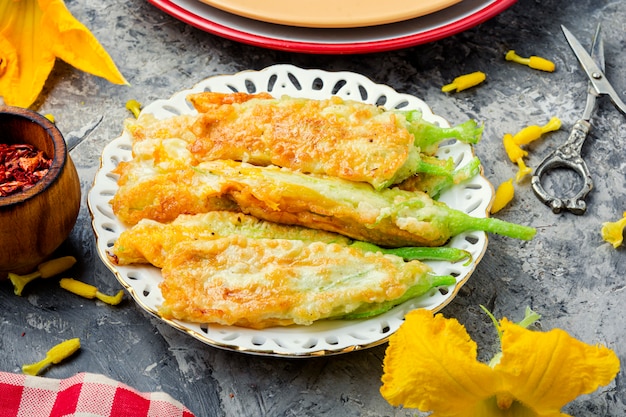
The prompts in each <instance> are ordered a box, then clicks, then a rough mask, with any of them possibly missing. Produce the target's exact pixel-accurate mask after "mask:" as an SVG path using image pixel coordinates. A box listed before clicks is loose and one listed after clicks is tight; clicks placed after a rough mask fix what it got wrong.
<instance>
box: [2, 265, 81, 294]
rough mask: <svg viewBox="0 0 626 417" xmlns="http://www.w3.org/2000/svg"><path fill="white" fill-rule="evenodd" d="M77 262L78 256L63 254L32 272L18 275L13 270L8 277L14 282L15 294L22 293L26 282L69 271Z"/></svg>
mask: <svg viewBox="0 0 626 417" xmlns="http://www.w3.org/2000/svg"><path fill="white" fill-rule="evenodd" d="M75 263H76V258H74V257H73V256H63V257H61V258H56V259H52V260H50V261H46V262H43V263H41V264H39V265H38V266H37V270H36V271H35V272H32V273H30V274H26V275H18V274H15V273H13V272H9V274H8V277H9V279H10V280H11V283H12V284H13V292H14V293H15V295H22V291H24V287H25V286H26V284H28V283H29V282H31V281H32V280H34V279H37V278H50V277H52V276H54V275H57V274H60V273H61V272H64V271H67V270H68V269H70V268H71V267H72V266H74V264H75Z"/></svg>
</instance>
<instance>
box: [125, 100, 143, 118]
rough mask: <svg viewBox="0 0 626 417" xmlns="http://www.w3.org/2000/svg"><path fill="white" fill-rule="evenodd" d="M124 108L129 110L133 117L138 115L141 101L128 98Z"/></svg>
mask: <svg viewBox="0 0 626 417" xmlns="http://www.w3.org/2000/svg"><path fill="white" fill-rule="evenodd" d="M126 109H127V110H128V111H130V112H131V113H132V114H133V116H135V118H137V117H139V113H140V112H141V103H139V102H138V101H137V100H128V101H127V102H126Z"/></svg>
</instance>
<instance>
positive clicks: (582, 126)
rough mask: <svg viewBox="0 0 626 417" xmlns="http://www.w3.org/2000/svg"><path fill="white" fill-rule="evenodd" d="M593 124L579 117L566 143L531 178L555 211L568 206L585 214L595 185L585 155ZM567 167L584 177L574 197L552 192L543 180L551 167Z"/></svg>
mask: <svg viewBox="0 0 626 417" xmlns="http://www.w3.org/2000/svg"><path fill="white" fill-rule="evenodd" d="M590 127H591V125H590V124H589V122H587V121H586V120H578V121H577V122H576V123H575V124H574V127H573V128H572V131H571V133H570V135H569V138H568V139H567V142H565V143H564V144H563V145H561V146H560V147H558V148H557V149H555V150H554V151H553V152H552V153H551V154H550V155H548V156H547V157H546V159H544V160H543V162H542V163H541V164H540V165H539V166H538V167H537V169H536V170H535V173H534V175H533V177H532V180H531V185H532V188H533V191H534V192H535V195H536V196H537V198H539V200H541V201H542V202H543V203H544V204H546V205H547V206H549V207H550V208H551V209H552V211H553V212H554V213H560V212H561V211H563V210H568V211H570V212H572V213H574V214H578V215H580V214H584V213H585V211H586V210H587V204H586V203H585V197H586V196H587V194H589V192H590V191H591V189H592V188H593V181H592V179H591V174H590V172H589V169H588V168H587V164H586V163H585V161H584V160H583V158H582V156H581V150H582V145H583V142H584V141H585V138H586V137H587V133H589V129H590ZM557 168H565V169H569V170H571V171H574V172H575V173H576V174H577V175H578V176H579V177H580V178H581V179H582V180H583V185H582V188H581V189H580V190H579V191H578V193H577V194H576V195H575V196H573V197H568V198H561V197H556V196H554V195H552V194H550V193H548V192H547V191H546V190H545V188H544V187H543V185H542V184H541V180H542V179H543V177H544V176H545V175H546V174H547V173H548V172H549V171H551V170H554V169H557Z"/></svg>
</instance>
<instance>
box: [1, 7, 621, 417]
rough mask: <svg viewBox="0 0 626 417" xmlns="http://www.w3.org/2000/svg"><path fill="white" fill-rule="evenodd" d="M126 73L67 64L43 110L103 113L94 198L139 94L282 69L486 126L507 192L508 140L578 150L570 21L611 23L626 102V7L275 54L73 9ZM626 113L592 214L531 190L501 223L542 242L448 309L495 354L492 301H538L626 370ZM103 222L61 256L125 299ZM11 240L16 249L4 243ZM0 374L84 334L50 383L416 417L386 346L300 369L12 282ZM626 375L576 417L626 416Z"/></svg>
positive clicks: (614, 115) (119, 10)
mask: <svg viewBox="0 0 626 417" xmlns="http://www.w3.org/2000/svg"><path fill="white" fill-rule="evenodd" d="M66 3H67V5H68V7H69V9H70V10H71V11H72V13H73V14H74V15H75V16H76V17H77V18H79V19H80V20H81V21H83V22H84V23H85V24H86V25H87V26H88V27H89V28H91V29H92V31H93V32H94V33H95V35H96V36H97V37H98V38H99V39H100V40H101V42H102V43H103V45H104V46H105V47H106V48H107V50H108V51H109V52H110V53H111V55H112V57H113V58H114V60H115V61H116V62H117V63H118V65H119V67H120V69H121V71H122V72H123V73H124V74H125V76H126V77H127V78H128V80H129V81H130V83H131V84H132V86H130V87H120V86H114V85H111V84H109V83H107V82H106V81H104V80H101V79H98V78H96V77H93V76H90V75H88V74H84V73H81V72H79V71H77V70H75V69H73V68H72V67H70V66H68V65H66V64H65V63H63V62H58V63H57V65H56V66H55V69H54V72H53V73H52V75H51V78H50V79H49V81H48V83H47V87H46V90H45V91H44V94H43V95H42V96H41V98H40V100H39V102H38V104H37V108H36V109H37V110H38V111H40V112H42V113H52V114H54V115H55V116H56V119H57V124H58V126H59V128H60V129H61V131H62V132H64V133H65V132H70V131H72V130H75V129H78V128H80V127H81V126H83V125H84V124H86V123H87V122H89V121H91V120H93V119H95V118H96V117H98V116H100V115H103V116H104V119H103V122H102V123H101V125H100V126H99V127H98V128H97V129H96V130H95V131H94V132H93V133H92V134H91V135H90V136H89V137H88V138H87V139H86V141H85V142H84V143H83V144H81V145H80V147H79V148H77V149H76V151H75V152H74V153H73V157H74V160H75V163H76V164H77V167H78V170H79V174H80V176H81V179H82V185H83V191H84V196H85V197H86V194H87V191H88V190H89V188H90V187H91V183H92V181H93V176H94V174H95V172H96V170H97V168H98V165H99V155H100V153H101V151H102V148H103V147H104V145H105V144H106V143H107V142H108V141H109V140H110V139H112V138H115V137H117V136H118V135H119V133H120V132H121V129H122V121H123V120H124V119H125V118H126V117H128V116H129V113H128V112H127V111H126V110H125V109H124V104H125V102H126V101H127V100H129V99H136V100H138V101H140V102H141V103H149V102H151V101H153V100H155V99H158V98H167V97H169V96H170V95H172V94H173V93H175V92H177V91H179V90H181V89H183V88H187V87H190V86H192V85H193V84H195V83H196V82H198V81H200V80H202V79H204V78H206V77H208V76H211V75H215V74H223V73H226V74H231V73H235V72H238V71H241V70H246V69H262V68H264V67H266V66H269V65H273V64H276V63H292V64H295V65H298V66H301V67H304V68H321V69H324V70H330V71H335V70H349V71H354V72H359V73H362V74H364V75H366V76H367V77H369V78H371V79H372V80H374V81H375V82H377V83H383V84H388V85H390V86H391V87H393V88H394V89H396V90H397V91H400V92H404V93H409V94H413V95H416V96H418V97H421V98H423V99H424V100H425V101H426V102H427V103H429V104H430V105H431V107H432V108H433V110H434V112H435V113H437V114H440V115H442V116H444V117H446V118H447V119H448V120H449V121H450V122H451V123H457V122H462V121H465V120H466V119H467V118H476V119H478V120H481V121H483V122H484V123H485V134H484V139H483V141H482V142H481V143H480V144H479V145H478V146H477V147H476V153H477V155H478V156H479V157H480V158H481V160H482V162H483V165H484V167H485V175H486V176H487V178H488V179H489V180H490V181H491V182H492V183H493V184H494V185H497V184H499V183H500V182H502V181H504V180H506V179H508V178H510V177H511V176H513V175H514V173H515V169H514V168H515V167H514V166H512V164H511V163H510V162H509V161H508V160H507V159H506V155H505V154H504V151H503V149H502V146H501V138H502V135H503V134H504V133H506V132H510V133H514V132H516V131H518V130H519V129H521V128H522V127H524V126H526V125H528V124H543V123H545V122H546V121H547V120H548V119H549V118H550V117H552V116H558V117H560V118H561V120H562V121H563V123H564V127H563V130H562V131H560V132H557V133H553V134H550V135H547V136H546V137H545V139H544V140H541V141H539V142H537V143H535V144H533V145H532V146H531V147H530V157H529V158H528V164H529V166H531V167H534V166H537V165H538V163H539V161H540V160H541V159H542V158H543V157H544V156H545V155H547V153H549V152H550V151H551V150H552V149H553V148H554V147H556V146H557V145H559V144H560V143H562V142H563V141H564V140H565V139H566V137H567V132H566V131H567V130H569V128H570V127H571V125H572V124H573V123H574V121H575V120H576V118H577V117H579V116H580V115H581V114H582V110H583V106H584V100H585V90H586V83H587V80H586V78H585V76H584V75H583V72H582V71H581V69H580V68H579V66H578V63H577V61H576V59H575V57H574V55H573V54H572V52H571V50H570V49H569V47H568V46H567V44H566V43H565V40H564V37H563V36H562V34H561V31H560V25H561V24H564V25H566V26H568V27H569V28H570V29H571V30H572V31H573V32H575V34H576V35H577V36H578V37H579V38H580V39H581V40H582V41H583V42H585V43H586V44H588V43H589V42H590V39H591V36H592V35H593V32H594V29H595V26H596V24H597V22H599V21H602V22H603V29H604V35H605V46H606V58H607V69H606V72H607V75H608V77H609V79H611V81H612V82H613V85H614V86H615V89H616V90H617V91H618V92H619V93H620V94H621V96H622V98H626V77H625V76H624V68H626V2H623V1H616V0H613V1H607V0H598V1H591V0H580V1H575V2H571V1H566V0H547V1H535V0H520V1H519V2H518V3H516V4H515V5H513V6H512V7H511V8H510V9H508V10H507V11H505V12H504V13H502V14H501V15H499V16H497V17H495V18H493V19H491V20H490V21H488V22H485V23H483V24H481V25H479V26H477V27H475V28H473V29H471V30H468V31H466V32H464V33H461V34H458V35H456V36H453V37H450V38H447V39H444V40H441V41H437V42H434V43H430V44H426V45H421V46H416V47H412V48H407V49H403V50H399V51H394V52H388V53H375V54H366V55H337V56H324V55H321V56H318V55H306V54H298V53H288V52H279V51H270V50H266V49H262V48H257V47H253V46H247V45H243V44H240V43H237V42H233V41H229V40H226V39H222V38H220V37H216V36H213V35H211V34H208V33H205V32H202V31H200V30H197V29H195V28H193V27H191V26H188V25H186V24H184V23H182V22H180V21H178V20H176V19H174V18H172V17H170V16H168V15H166V14H164V13H163V12H161V11H160V10H158V9H156V8H155V7H153V6H151V5H150V4H148V3H147V1H145V0H108V1H106V2H101V1H96V0H67V2H66ZM509 49H515V50H516V51H518V52H519V53H520V54H521V55H524V56H528V55H539V56H544V57H547V58H550V59H552V60H553V61H554V62H555V63H556V65H557V71H556V72H554V73H550V74H549V73H542V72H539V71H534V70H531V69H528V68H526V67H523V66H519V65H516V64H512V63H509V62H506V61H505V60H504V54H505V52H506V51H507V50H509ZM477 70H482V71H484V72H485V73H486V74H487V76H488V79H487V82H486V83H485V84H483V85H482V86H481V87H480V88H476V89H472V90H468V91H466V92H462V93H459V94H454V95H445V94H443V93H441V91H440V87H441V86H442V85H443V84H445V83H447V82H449V81H450V80H452V79H453V78H454V77H455V76H457V75H459V74H463V73H468V72H472V71H477ZM625 122H626V117H625V116H624V115H621V114H620V113H618V112H617V111H616V110H615V109H614V107H613V106H612V105H610V103H609V102H608V101H605V100H603V101H602V102H601V104H600V106H599V108H598V110H597V112H596V115H595V117H594V119H593V130H592V133H591V135H590V137H589V138H588V140H587V142H586V144H585V146H584V156H585V159H586V161H587V163H588V164H589V167H590V169H591V171H592V174H593V177H594V180H595V188H594V190H593V192H592V193H591V195H590V196H589V198H588V204H589V209H588V212H587V213H586V214H585V215H584V216H574V215H571V214H558V215H555V214H553V213H552V212H551V211H550V210H549V209H548V208H547V207H545V206H543V205H542V204H541V203H539V201H538V200H537V199H536V198H535V197H534V195H533V193H532V191H531V189H530V187H529V184H528V183H525V184H522V185H521V186H519V187H517V195H516V198H515V200H514V202H513V204H512V205H511V206H510V207H509V208H506V209H505V210H503V211H502V212H500V213H499V214H498V215H497V216H498V217H500V218H503V219H505V220H509V221H513V222H518V223H523V224H531V225H534V226H536V227H537V228H538V235H537V237H536V238H535V239H534V240H533V241H531V242H519V241H515V240H512V239H506V238H500V237H497V236H491V237H490V243H489V246H488V248H487V252H486V254H485V256H484V258H483V260H482V262H481V263H480V264H479V266H478V268H477V269H476V271H475V273H474V274H473V275H472V277H471V278H470V279H469V281H468V282H467V284H466V285H465V286H464V287H463V288H462V290H461V291H460V293H459V294H458V296H457V297H456V298H455V300H454V301H453V302H452V303H451V304H449V305H448V306H447V307H446V308H445V309H444V310H443V313H444V314H445V315H446V316H451V317H456V318H458V320H459V321H460V322H461V323H463V324H464V325H466V326H467V328H468V331H469V332H470V334H471V335H472V337H473V338H474V339H475V340H476V341H477V342H478V344H479V346H480V351H479V355H480V357H481V359H483V360H486V359H488V358H489V357H490V356H491V355H492V354H493V353H494V351H495V349H496V348H497V343H496V337H495V333H494V330H493V327H492V325H491V323H490V321H489V319H488V318H487V317H486V315H485V314H484V313H482V312H481V310H480V308H479V305H480V304H483V305H486V306H487V307H488V308H489V309H491V311H493V312H494V314H495V315H496V316H498V317H501V316H507V317H509V318H512V319H514V320H517V319H519V318H521V316H522V315H523V312H524V308H525V307H526V306H531V307H532V308H533V309H534V310H536V311H538V312H539V313H541V314H542V315H543V318H542V320H541V321H540V326H541V327H542V328H543V329H551V328H554V327H560V328H563V329H566V330H568V331H569V332H570V333H571V334H572V335H573V336H575V337H577V338H579V339H581V340H583V341H585V342H588V343H592V344H593V343H602V344H606V345H608V346H609V347H611V348H613V349H615V351H616V352H617V354H618V355H619V356H620V358H621V359H622V361H623V360H624V359H625V357H626V343H625V337H626V331H625V326H624V323H625V322H626V317H625V316H626V309H625V308H624V301H625V300H626V292H625V291H624V288H625V285H624V278H625V274H624V271H625V269H626V253H625V252H624V248H620V249H617V250H616V249H613V247H612V246H610V245H609V244H608V243H605V242H604V241H603V240H602V239H601V236H600V228H601V224H602V223H603V222H604V221H609V220H611V221H613V220H616V219H617V218H619V217H621V215H622V212H623V211H624V210H626V198H625V196H626V187H625V185H624V184H625V182H626V162H625V156H626V155H625V152H626V150H625V149H624V145H623V144H624V141H625V140H626V127H625V126H626V124H625ZM90 221H91V219H90V215H89V212H88V210H87V206H86V204H83V208H82V211H81V213H80V217H79V221H78V223H77V225H76V227H75V229H74V231H73V233H72V235H71V237H70V239H69V240H68V241H67V242H66V244H65V245H64V247H63V248H62V249H61V251H62V252H63V253H64V254H67V253H71V254H74V255H75V256H76V257H77V258H78V259H79V265H78V267H77V272H76V274H77V275H79V276H78V277H79V278H81V279H83V280H85V281H88V282H91V283H93V284H95V285H97V286H99V287H100V288H102V289H103V290H104V291H109V292H113V291H116V290H118V289H119V288H120V286H119V284H118V283H117V281H116V280H115V278H114V276H113V275H112V274H111V273H110V272H109V271H108V270H107V269H106V268H105V267H104V265H103V264H102V263H101V261H100V260H99V258H98V256H97V254H96V252H95V246H94V236H93V233H92V229H91V225H90ZM1 244H2V245H6V244H10V242H2V243H1ZM0 304H1V305H2V306H3V307H2V309H1V312H0V335H1V337H0V351H2V355H0V370H3V371H14V372H19V369H20V366H21V364H23V363H27V362H31V361H32V360H33V352H36V351H39V352H43V351H45V350H46V349H47V348H48V347H49V346H50V341H51V340H57V338H59V339H60V338H69V337H76V336H78V337H81V338H82V340H83V349H82V353H80V354H79V355H78V356H77V357H76V358H74V359H72V360H71V361H68V362H67V363H64V364H63V366H58V367H55V368H52V369H50V371H49V372H48V373H47V374H46V375H47V376H50V377H54V378H63V377H67V376H70V375H73V374H74V373H76V372H80V371H89V372H98V373H103V374H105V375H108V376H110V377H112V378H115V379H118V380H121V381H123V382H125V383H127V384H130V385H131V386H134V387H136V388H137V389H140V390H143V391H154V390H163V391H165V392H168V393H170V394H171V395H172V396H173V397H175V398H177V399H178V400H180V401H181V402H183V403H184V404H186V405H187V406H188V407H189V408H190V409H191V411H193V412H194V413H195V414H196V415H197V416H244V415H245V416H291V415H293V416H295V415H297V416H337V417H340V416H341V417H345V416H413V415H415V412H414V411H413V410H401V409H394V408H393V407H391V406H389V405H388V404H387V403H386V402H385V401H384V400H383V399H382V398H381V396H380V394H379V391H378V390H379V388H380V376H381V374H382V369H381V368H382V367H381V363H382V360H383V357H384V351H385V346H379V347H376V348H371V349H368V350H365V351H360V352H356V353H351V354H347V355H340V356H335V357H326V358H318V359H307V360H294V359H277V358H267V357H258V356H250V355H244V354H239V353H234V352H229V351H223V350H220V349H217V348H213V347H209V346H206V345H204V344H203V343H201V342H199V341H196V340H195V339H192V338H191V337H188V336H185V335H183V334H181V333H180V332H178V331H176V330H174V329H172V328H170V327H169V326H167V325H165V324H162V323H161V322H160V321H159V320H156V319H154V318H152V317H151V316H150V315H148V314H147V313H145V312H143V310H141V308H139V307H138V306H137V305H136V304H135V303H134V302H132V301H130V300H127V301H125V302H124V304H122V305H121V306H119V307H117V308H107V307H106V306H102V305H100V306H96V305H95V303H92V302H91V301H86V300H85V301H84V302H83V301H80V302H77V300H76V298H74V297H68V296H67V294H65V293H63V292H62V291H61V290H59V289H58V287H57V285H56V283H54V282H50V283H48V282H41V283H39V284H37V291H32V292H29V294H28V295H27V296H25V297H22V298H17V297H15V296H13V294H12V291H11V288H10V287H9V285H8V283H6V282H4V283H0ZM625 403H626V384H625V383H624V379H623V377H622V374H619V375H618V377H617V378H616V380H615V381H614V382H613V383H612V384H611V385H609V386H608V387H604V388H601V389H600V390H598V391H597V392H595V393H593V394H591V395H587V396H583V397H580V398H578V399H577V400H576V401H574V402H572V403H571V404H570V405H568V406H567V407H566V408H565V409H564V410H563V411H564V412H567V413H569V414H571V415H574V416H578V417H586V416H589V417H590V416H620V415H624V414H625V412H624V411H625V409H626V408H625Z"/></svg>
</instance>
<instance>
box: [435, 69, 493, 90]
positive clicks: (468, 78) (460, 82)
mask: <svg viewBox="0 0 626 417" xmlns="http://www.w3.org/2000/svg"><path fill="white" fill-rule="evenodd" d="M486 78H487V76H486V75H485V73H483V72H480V71H476V72H472V73H471V74H465V75H460V76H458V77H456V78H455V79H454V80H453V81H452V82H451V83H450V84H446V85H444V86H443V87H441V91H443V92H444V93H448V92H450V91H453V90H456V91H457V92H459V91H463V90H466V89H468V88H470V87H474V86H476V85H478V84H480V83H482V82H483V81H485V79H486Z"/></svg>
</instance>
